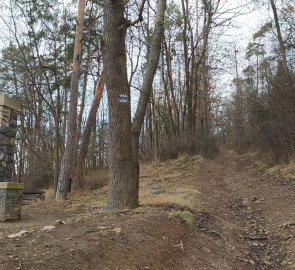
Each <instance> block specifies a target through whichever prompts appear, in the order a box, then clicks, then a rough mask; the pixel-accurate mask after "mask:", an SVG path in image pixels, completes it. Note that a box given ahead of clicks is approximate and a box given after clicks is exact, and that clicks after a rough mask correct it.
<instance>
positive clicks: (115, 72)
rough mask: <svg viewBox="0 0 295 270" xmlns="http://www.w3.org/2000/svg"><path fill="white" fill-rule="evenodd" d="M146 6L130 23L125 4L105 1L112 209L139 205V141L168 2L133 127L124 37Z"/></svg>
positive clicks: (160, 12)
mask: <svg viewBox="0 0 295 270" xmlns="http://www.w3.org/2000/svg"><path fill="white" fill-rule="evenodd" d="M144 3H145V1H143V3H142V5H141V7H140V11H139V16H138V19H137V20H135V21H133V22H131V21H130V20H128V19H127V18H126V17H125V8H126V2H124V1H121V0H105V1H104V31H103V63H104V75H105V80H106V87H107V93H108V103H109V168H110V186H109V198H108V208H109V209H124V208H134V207H137V206H138V186H139V165H138V140H139V134H140V130H141V127H142V123H143V119H144V115H145V111H146V107H147V104H148V101H149V96H150V92H151V88H152V82H153V78H154V74H155V72H156V68H157V64H158V60H159V54H160V48H161V42H162V38H163V32H164V14H165V10H166V0H158V6H157V18H156V25H155V28H154V34H153V42H152V46H151V51H150V54H149V60H148V67H147V70H146V74H145V78H144V83H143V86H142V90H141V95H140V98H139V103H138V108H137V111H136V116H135V120H134V123H133V127H132V123H131V105H130V98H131V97H130V86H129V84H128V77H127V65H126V45H125V38H126V32H127V29H128V28H129V27H130V26H132V25H134V24H136V23H138V22H139V21H141V20H142V19H143V18H142V12H143V8H144ZM132 137H133V139H131V138H132ZM132 150H133V151H132Z"/></svg>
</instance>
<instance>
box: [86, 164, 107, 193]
mask: <svg viewBox="0 0 295 270" xmlns="http://www.w3.org/2000/svg"><path fill="white" fill-rule="evenodd" d="M108 182H109V172H108V170H107V169H106V168H100V169H97V170H91V171H89V172H88V173H87V174H86V175H85V176H84V189H85V190H94V189H98V188H102V187H104V186H106V185H107V184H108Z"/></svg>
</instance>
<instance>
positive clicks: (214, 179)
mask: <svg viewBox="0 0 295 270" xmlns="http://www.w3.org/2000/svg"><path fill="white" fill-rule="evenodd" d="M106 192H107V188H103V189H101V190H95V191H92V192H90V193H84V194H81V193H79V194H72V195H71V196H70V199H69V200H68V201H65V202H61V203H56V202H54V201H51V200H47V201H45V202H38V203H35V204H32V205H28V206H25V207H23V214H22V220H21V221H20V222H5V223H0V269H1V270H2V269H3V270H12V269H19V270H21V269H27V270H30V269H38V270H42V269H44V270H45V269H65V270H70V269H71V270H75V269H77V270H78V269H79V270H80V269H85V270H86V269H103V270H104V269H106V270H107V269H113V270H119V269H121V270H127V269H156V270H158V269H159V270H160V269H163V270H164V269H167V270H168V269H171V270H172V269H175V270H178V269H179V270H191V269H198V270H205V269H206V270H209V269H210V270H211V269H212V270H213V269H219V270H222V269H224V270H225V269H226V270H229V269H236V270H248V269H249V270H250V269H255V270H260V269H261V270H262V269H269V270H275V269H278V270H279V269H285V270H291V269H295V211H294V207H295V183H294V182H292V181H284V180H282V179H277V178H276V177H272V176H270V175H269V174H266V173H265V170H264V169H261V168H259V167H258V166H257V164H256V162H255V160H254V158H253V156H250V155H237V154H235V153H233V152H231V151H225V152H224V153H223V154H221V155H219V156H218V157H217V158H216V159H215V160H204V159H202V158H200V157H185V156H184V157H181V158H179V159H178V160H174V161H169V162H165V163H159V164H156V165H155V164H154V165H149V166H147V165H145V166H143V170H142V173H141V192H140V196H141V203H142V207H140V208H138V209H136V210H133V211H120V212H116V213H109V212H107V211H105V210H104V206H105V199H106ZM49 225H54V227H51V228H47V230H44V231H42V228H44V226H49ZM22 230H24V231H25V232H23V233H24V234H23V235H22V236H19V237H15V238H9V237H11V234H14V233H18V232H20V231H22Z"/></svg>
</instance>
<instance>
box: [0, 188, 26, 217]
mask: <svg viewBox="0 0 295 270" xmlns="http://www.w3.org/2000/svg"><path fill="white" fill-rule="evenodd" d="M23 189H24V185H23V184H20V183H13V182H2V183H0V221H7V220H20V217H21V207H22V197H23Z"/></svg>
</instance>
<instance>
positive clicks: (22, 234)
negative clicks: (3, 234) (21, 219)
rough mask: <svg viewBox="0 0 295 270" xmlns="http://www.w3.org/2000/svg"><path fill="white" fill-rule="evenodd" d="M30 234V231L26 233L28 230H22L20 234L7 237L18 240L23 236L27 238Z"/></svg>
mask: <svg viewBox="0 0 295 270" xmlns="http://www.w3.org/2000/svg"><path fill="white" fill-rule="evenodd" d="M28 233H29V231H26V230H22V231H20V232H18V233H13V234H10V235H8V236H7V237H8V238H10V239H12V238H18V237H22V236H25V235H27V234H28Z"/></svg>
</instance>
